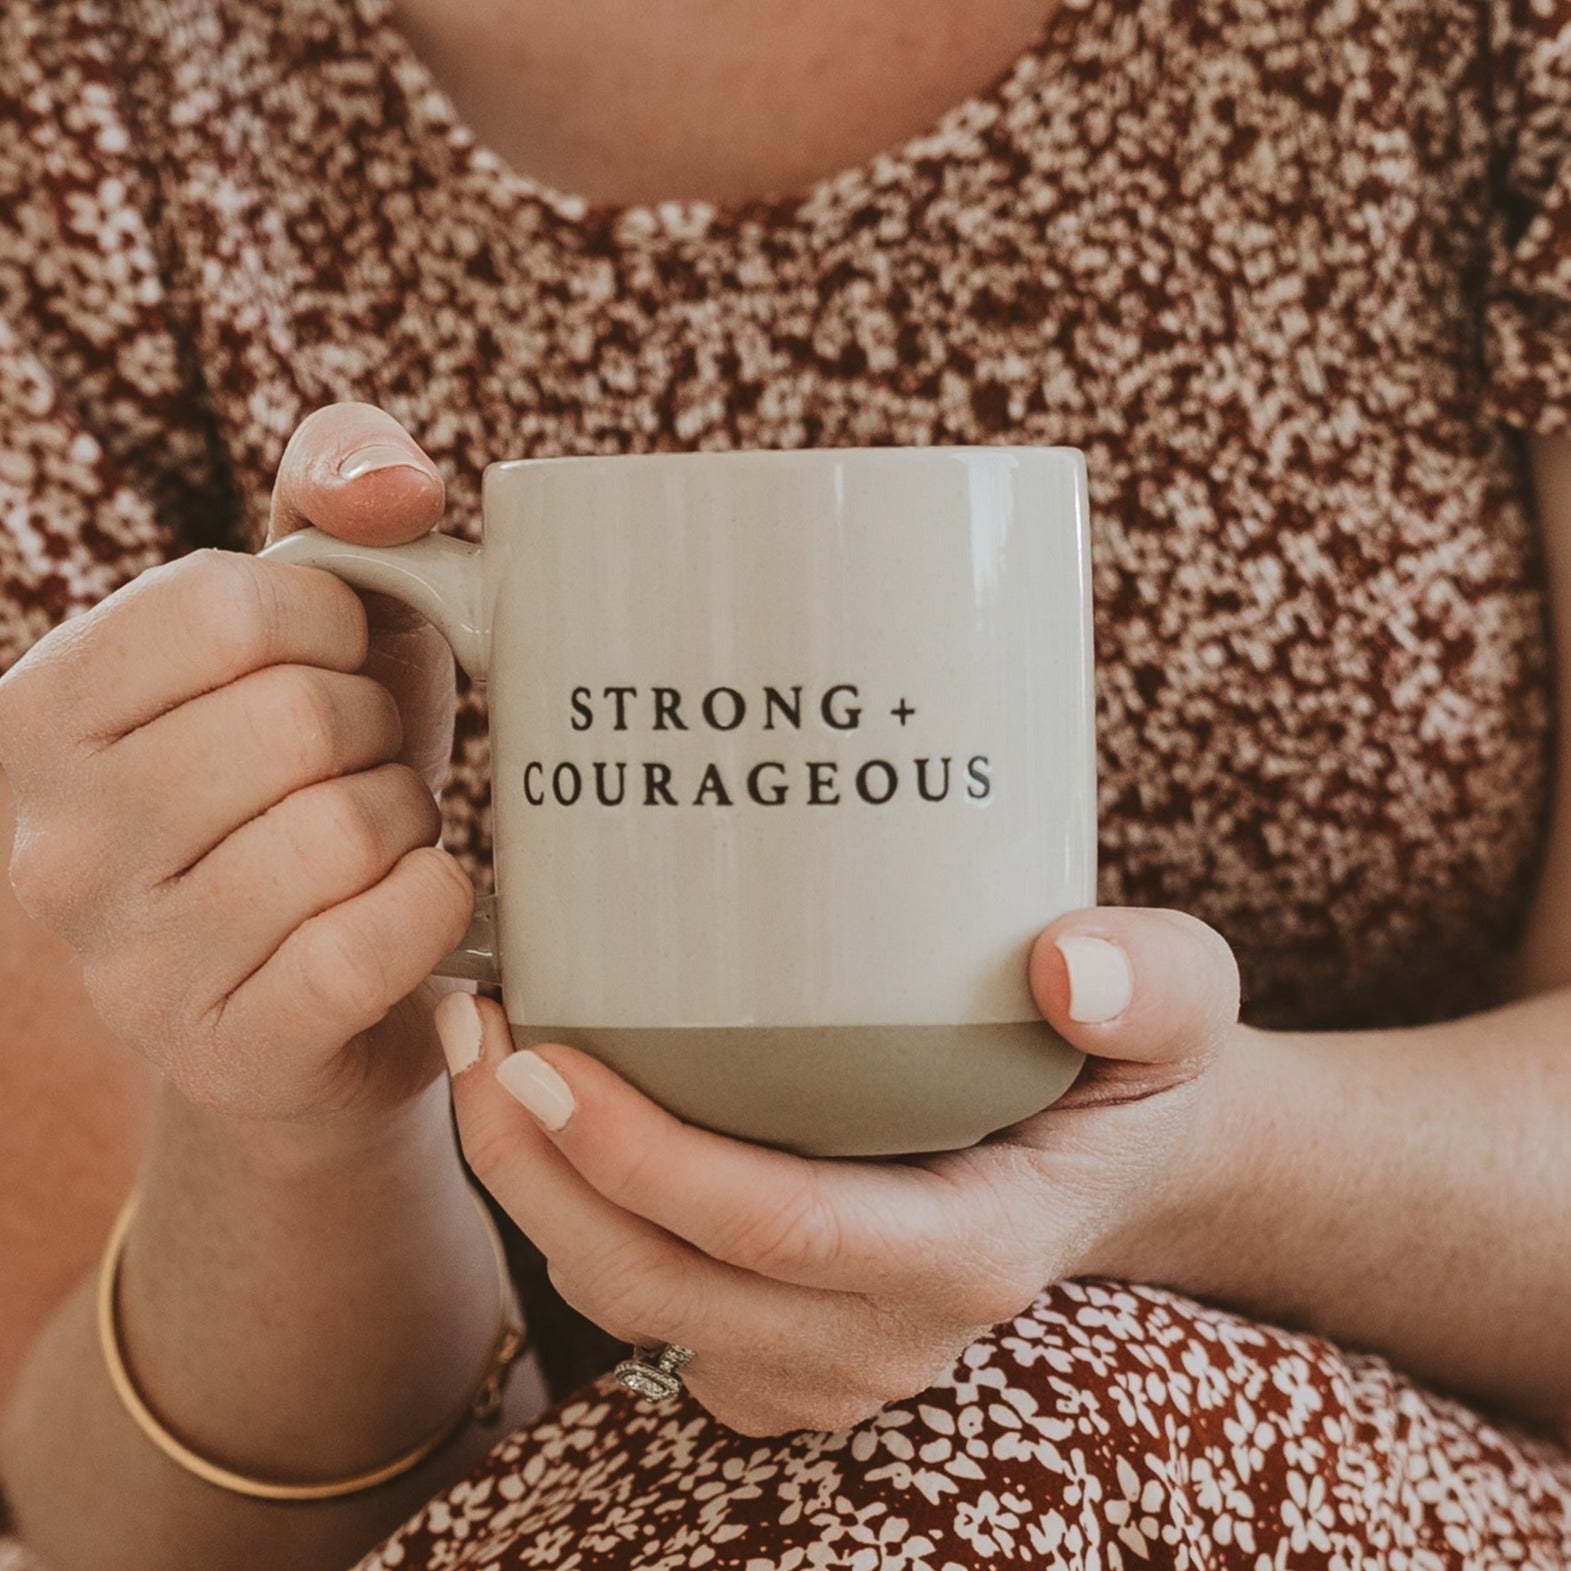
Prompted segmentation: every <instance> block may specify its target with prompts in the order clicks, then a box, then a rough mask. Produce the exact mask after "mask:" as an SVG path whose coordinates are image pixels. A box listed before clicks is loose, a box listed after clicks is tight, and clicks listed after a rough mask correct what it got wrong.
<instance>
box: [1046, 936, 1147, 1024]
mask: <svg viewBox="0 0 1571 1571" xmlns="http://www.w3.org/2000/svg"><path fill="white" fill-rule="evenodd" d="M1058 952H1059V954H1061V955H1062V956H1063V957H1064V967H1065V969H1066V970H1067V971H1068V972H1069V1018H1070V1019H1071V1020H1075V1021H1078V1022H1079V1023H1080V1024H1081V1025H1106V1024H1107V1022H1108V1021H1110V1020H1116V1019H1117V1018H1118V1017H1119V1016H1120V1015H1121V1014H1123V1012H1124V1011H1125V1010H1126V1009H1127V1008H1128V1007H1129V1000H1130V998H1131V997H1132V996H1133V994H1134V990H1135V979H1134V977H1133V976H1132V975H1131V974H1130V970H1129V957H1128V956H1127V955H1126V954H1125V953H1124V951H1123V950H1122V949H1120V948H1119V947H1118V945H1117V944H1110V943H1108V941H1107V940H1106V939H1105V938H1087V937H1084V936H1079V937H1077V936H1073V935H1071V936H1070V937H1067V938H1060V939H1059V940H1058Z"/></svg>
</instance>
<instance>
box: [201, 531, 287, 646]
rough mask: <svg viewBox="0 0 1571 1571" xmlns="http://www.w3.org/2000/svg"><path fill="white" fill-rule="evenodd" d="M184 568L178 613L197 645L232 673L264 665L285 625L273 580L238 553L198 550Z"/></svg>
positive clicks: (251, 561) (255, 564) (247, 558)
mask: <svg viewBox="0 0 1571 1571" xmlns="http://www.w3.org/2000/svg"><path fill="white" fill-rule="evenodd" d="M181 566H182V568H183V571H182V572H181V574H180V590H181V594H180V596H179V598H178V601H177V604H178V606H179V608H180V609H179V615H180V616H181V618H182V619H183V621H184V623H185V627H184V631H185V632H186V633H187V634H188V635H189V636H190V637H191V639H192V640H193V642H194V643H195V644H196V646H197V647H198V648H201V649H205V650H207V651H208V652H209V653H210V654H212V655H213V656H215V657H216V658H217V659H219V660H220V661H222V663H223V664H224V665H225V667H226V668H228V669H229V670H231V671H240V670H247V669H249V668H251V667H253V666H258V665H265V664H266V663H267V662H268V660H269V659H270V658H271V656H272V655H273V653H274V652H275V650H276V649H277V646H278V627H279V621H280V606H279V603H278V596H277V593H276V589H275V587H274V583H273V579H272V576H271V575H270V574H268V573H266V572H264V571H263V570H262V568H261V567H259V566H258V564H257V563H256V562H255V561H254V560H253V559H252V558H250V557H248V556H241V555H240V554H238V553H237V552H234V551H219V550H214V549H205V550H201V551H193V552H192V553H191V554H190V556H188V557H185V558H183V559H182V563H181Z"/></svg>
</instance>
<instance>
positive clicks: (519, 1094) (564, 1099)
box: [496, 1048, 578, 1129]
mask: <svg viewBox="0 0 1571 1571" xmlns="http://www.w3.org/2000/svg"><path fill="white" fill-rule="evenodd" d="M496 1078H497V1080H498V1082H499V1083H500V1085H501V1087H502V1089H503V1090H504V1091H506V1092H507V1094H508V1095H509V1096H510V1097H512V1098H513V1099H514V1100H515V1101H518V1102H522V1103H523V1104H524V1106H525V1107H526V1108H528V1109H529V1111H530V1112H531V1113H533V1114H534V1116H535V1117H536V1118H538V1119H539V1120H540V1122H541V1123H542V1124H544V1125H545V1126H546V1128H547V1129H560V1128H561V1127H562V1126H563V1125H564V1124H565V1123H566V1122H567V1121H568V1119H570V1118H571V1117H572V1116H573V1111H574V1109H575V1108H576V1107H577V1106H578V1103H577V1102H575V1101H574V1100H573V1093H572V1092H571V1091H570V1090H569V1089H568V1085H567V1082H566V1081H565V1080H564V1079H563V1078H562V1077H561V1076H560V1075H559V1074H558V1073H557V1072H556V1071H555V1070H554V1069H553V1068H552V1067H551V1066H550V1065H549V1064H548V1063H547V1062H546V1061H545V1060H544V1059H543V1058H542V1057H541V1056H540V1055H539V1054H538V1053H531V1052H530V1051H529V1049H528V1048H524V1049H523V1050H522V1051H521V1052H517V1053H514V1054H512V1055H511V1056H510V1057H508V1058H504V1059H503V1060H502V1062H501V1063H500V1064H498V1065H497V1066H496Z"/></svg>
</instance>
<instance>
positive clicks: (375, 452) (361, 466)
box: [338, 442, 431, 480]
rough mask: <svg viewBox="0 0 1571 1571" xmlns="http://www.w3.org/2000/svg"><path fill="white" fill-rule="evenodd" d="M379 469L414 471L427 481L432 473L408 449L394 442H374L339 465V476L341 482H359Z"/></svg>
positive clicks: (353, 453)
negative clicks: (361, 478)
mask: <svg viewBox="0 0 1571 1571" xmlns="http://www.w3.org/2000/svg"><path fill="white" fill-rule="evenodd" d="M378 469H413V470H414V471H415V473H416V474H420V475H424V476H425V477H426V478H427V479H429V478H430V476H431V471H430V470H429V469H427V468H426V467H425V465H424V464H422V463H421V462H420V461H419V459H417V458H416V457H415V456H414V455H413V454H412V453H411V452H410V451H409V449H408V448H407V447H398V446H396V445H395V444H394V443H392V442H373V443H372V444H371V446H370V447H361V448H356V449H355V451H354V452H352V453H350V454H349V456H348V457H347V458H345V459H344V460H343V462H342V463H340V464H339V466H338V475H339V478H340V479H341V480H358V479H359V478H360V476H361V475H369V474H374V473H375V472H376V471H377V470H378Z"/></svg>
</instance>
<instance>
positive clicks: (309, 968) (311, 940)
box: [295, 911, 397, 1028]
mask: <svg viewBox="0 0 1571 1571" xmlns="http://www.w3.org/2000/svg"><path fill="white" fill-rule="evenodd" d="M295 940H296V953H295V970H296V982H297V986H298V989H299V993H298V996H299V999H300V1003H301V1005H302V1007H303V1008H304V1009H305V1010H307V1011H309V1012H312V1013H314V1014H316V1015H319V1016H323V1017H326V1018H327V1019H330V1020H339V1021H342V1022H345V1023H352V1024H354V1025H356V1026H357V1027H360V1028H363V1027H364V1026H366V1025H370V1024H372V1023H374V1022H375V1021H377V1020H379V1019H381V1017H382V1016H383V1015H384V1014H386V1013H387V1011H388V1010H389V1009H390V1008H392V1006H393V1005H394V1004H395V1003H396V1002H397V998H396V996H393V992H392V990H390V988H389V986H388V978H387V972H386V967H385V966H384V964H383V962H382V959H381V956H380V955H379V953H378V952H377V947H376V945H375V944H371V943H367V942H365V940H364V938H363V937H362V935H361V934H360V933H359V932H358V930H357V927H356V924H355V923H354V922H353V921H352V920H351V919H349V918H348V917H347V916H345V915H344V914H343V913H342V912H341V911H330V912H324V913H323V914H322V915H321V916H314V917H312V918H311V919H310V920H309V921H307V922H306V923H304V924H303V925H302V926H301V927H299V928H297V929H296V930H295Z"/></svg>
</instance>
